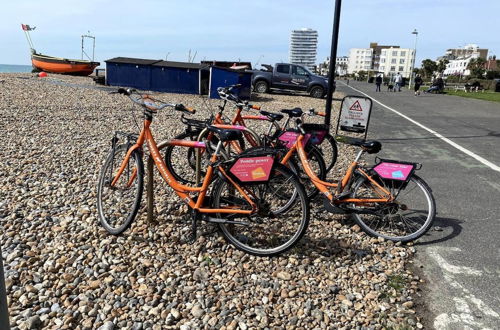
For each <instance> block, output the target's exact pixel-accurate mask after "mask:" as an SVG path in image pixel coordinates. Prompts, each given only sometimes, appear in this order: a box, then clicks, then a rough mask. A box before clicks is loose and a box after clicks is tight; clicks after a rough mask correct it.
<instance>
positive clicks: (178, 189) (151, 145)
mask: <svg viewBox="0 0 500 330" xmlns="http://www.w3.org/2000/svg"><path fill="white" fill-rule="evenodd" d="M150 125H151V120H148V119H146V120H144V126H143V128H142V130H141V133H140V134H139V138H138V139H137V142H136V143H135V144H134V145H133V146H132V147H130V149H129V150H128V151H127V154H126V155H125V158H124V159H123V161H122V163H121V166H120V169H119V170H118V173H117V174H116V176H115V177H114V179H113V181H112V182H111V186H114V185H115V184H116V182H117V181H118V179H119V178H120V176H121V175H122V173H123V171H124V170H125V168H126V167H127V164H128V161H129V159H130V157H131V155H132V153H133V152H134V151H135V150H140V149H141V148H142V146H143V145H144V142H146V143H147V145H148V149H149V152H150V154H151V157H152V158H153V161H154V163H155V164H156V167H157V168H158V170H159V172H160V174H161V176H162V177H163V179H164V180H165V181H166V182H167V184H168V185H169V186H170V187H172V189H174V191H175V193H176V194H177V195H178V196H179V197H180V198H181V199H182V200H183V201H184V202H185V203H186V204H187V205H188V206H189V207H190V208H192V209H194V210H196V211H199V212H200V213H231V214H244V215H250V214H252V213H253V212H254V211H255V210H256V209H257V205H256V204H255V203H254V202H253V201H252V200H251V198H250V197H249V196H248V194H250V195H251V193H250V192H249V191H246V190H245V189H244V188H243V187H241V186H240V185H238V184H237V183H236V182H234V180H232V179H231V178H230V177H229V176H228V175H227V174H226V172H225V171H224V169H223V168H222V167H218V170H219V171H220V172H221V173H222V174H223V175H224V177H225V178H227V179H228V181H229V182H231V184H232V185H233V186H234V187H235V188H236V189H237V190H238V191H239V192H240V194H241V195H242V197H243V198H244V199H245V200H246V201H247V202H248V203H249V204H250V205H251V207H252V210H239V209H211V208H206V207H202V206H203V202H204V200H205V197H206V194H207V191H208V186H209V185H210V182H211V181H212V178H213V174H214V167H213V165H212V164H213V163H214V162H215V161H217V154H218V153H219V151H220V148H221V147H222V142H219V145H218V147H217V150H216V152H214V153H213V154H212V156H211V158H210V162H211V164H209V166H208V168H207V172H206V175H205V177H204V179H203V183H202V185H201V187H192V186H187V185H183V184H181V183H179V182H178V181H177V180H176V179H175V178H174V177H173V175H172V173H171V172H170V171H169V170H168V168H167V165H166V164H165V161H164V160H163V158H162V157H161V154H160V151H159V150H158V146H157V144H156V141H155V139H154V138H153V135H152V133H151V130H150V128H149V127H150ZM169 143H171V144H174V145H178V146H183V147H188V148H203V149H204V148H205V144H204V143H203V142H198V141H190V140H171V141H170V142H169ZM136 175H137V168H134V171H133V173H132V177H131V179H129V182H128V184H129V185H131V184H132V182H133V180H134V178H135V176H136ZM190 193H191V194H192V193H197V199H196V201H195V200H193V198H191V196H190ZM247 193H248V194H247Z"/></svg>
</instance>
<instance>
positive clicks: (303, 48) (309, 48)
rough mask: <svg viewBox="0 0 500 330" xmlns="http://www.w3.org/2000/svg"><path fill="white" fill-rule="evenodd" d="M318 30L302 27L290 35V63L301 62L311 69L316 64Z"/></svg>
mask: <svg viewBox="0 0 500 330" xmlns="http://www.w3.org/2000/svg"><path fill="white" fill-rule="evenodd" d="M317 46H318V31H315V30H312V29H307V28H302V29H300V30H293V31H292V33H291V35H290V63H292V64H301V65H304V66H305V67H307V68H308V69H310V70H312V68H313V67H314V65H315V64H316V49H317Z"/></svg>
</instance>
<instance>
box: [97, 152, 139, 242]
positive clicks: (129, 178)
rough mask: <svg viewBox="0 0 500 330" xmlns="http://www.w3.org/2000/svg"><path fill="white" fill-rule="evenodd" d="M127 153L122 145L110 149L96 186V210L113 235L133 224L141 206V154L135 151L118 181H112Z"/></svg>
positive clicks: (105, 226) (102, 222)
mask: <svg viewBox="0 0 500 330" xmlns="http://www.w3.org/2000/svg"><path fill="white" fill-rule="evenodd" d="M127 151H128V145H127V144H122V145H119V146H117V147H116V148H115V150H114V151H113V150H111V152H110V153H109V155H108V157H107V158H106V162H105V163H104V165H103V167H102V170H101V174H100V176H99V183H98V185H97V210H98V212H99V220H100V222H101V224H102V226H103V227H104V228H105V229H106V230H107V231H108V232H109V233H110V234H113V235H118V234H121V233H122V232H124V231H125V230H126V229H127V228H128V227H129V226H130V224H131V223H132V221H133V220H134V218H135V216H136V215H137V211H138V210H139V206H140V204H141V198H142V191H143V187H144V165H143V162H142V158H141V155H140V153H139V151H134V152H132V155H131V156H130V158H129V161H128V164H127V166H126V167H125V170H124V171H123V173H122V175H121V176H120V178H119V179H118V182H116V184H115V185H114V186H111V182H112V181H113V178H114V177H115V175H116V173H117V172H118V170H119V169H120V166H121V163H122V161H123V159H124V158H125V155H126V153H127Z"/></svg>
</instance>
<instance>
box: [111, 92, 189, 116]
mask: <svg viewBox="0 0 500 330" xmlns="http://www.w3.org/2000/svg"><path fill="white" fill-rule="evenodd" d="M112 93H113V92H112ZM116 93H118V94H123V95H126V96H128V97H129V99H130V100H131V101H132V102H134V103H136V104H139V105H140V106H142V107H144V108H147V109H149V110H153V111H158V110H161V109H164V108H167V107H172V108H174V109H175V110H177V111H182V112H185V113H189V114H194V113H196V110H195V109H193V108H189V107H186V106H184V105H183V104H182V103H179V104H174V103H165V102H162V101H160V100H156V99H153V98H152V97H151V96H150V95H148V94H140V93H139V92H137V90H136V89H133V88H128V89H125V88H118V91H116Z"/></svg>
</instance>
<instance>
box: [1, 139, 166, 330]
mask: <svg viewBox="0 0 500 330" xmlns="http://www.w3.org/2000/svg"><path fill="white" fill-rule="evenodd" d="M167 146H168V141H163V142H161V143H159V144H158V150H159V151H160V150H161V149H163V148H165V147H167ZM154 165H155V163H154V160H153V157H151V155H149V156H148V161H147V165H146V171H147V176H148V179H147V182H146V194H147V221H148V223H150V224H153V223H154V222H155V190H154V185H155V178H154ZM0 329H1V328H0Z"/></svg>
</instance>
